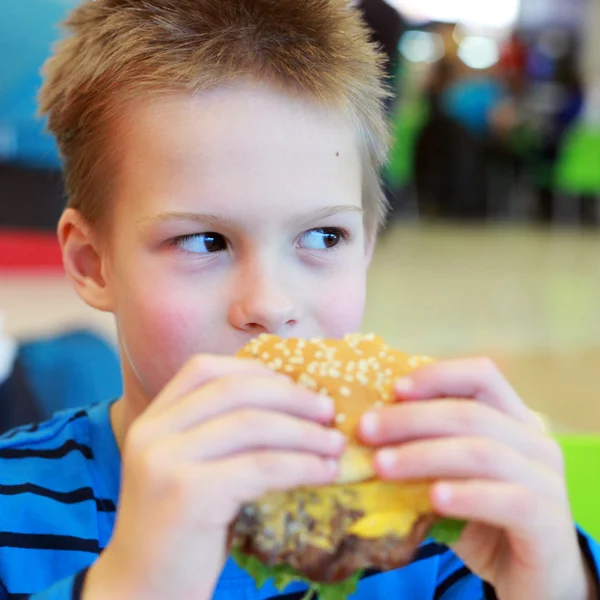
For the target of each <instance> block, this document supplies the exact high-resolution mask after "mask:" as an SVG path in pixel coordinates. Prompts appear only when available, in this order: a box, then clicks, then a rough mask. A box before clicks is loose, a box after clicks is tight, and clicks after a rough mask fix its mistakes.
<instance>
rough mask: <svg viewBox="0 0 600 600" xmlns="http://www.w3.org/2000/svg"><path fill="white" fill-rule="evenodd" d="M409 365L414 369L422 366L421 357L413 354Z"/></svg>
mask: <svg viewBox="0 0 600 600" xmlns="http://www.w3.org/2000/svg"><path fill="white" fill-rule="evenodd" d="M408 366H409V367H411V368H413V369H417V368H418V367H420V366H421V359H420V358H419V357H418V356H411V357H410V358H409V359H408Z"/></svg>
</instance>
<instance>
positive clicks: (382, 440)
mask: <svg viewBox="0 0 600 600" xmlns="http://www.w3.org/2000/svg"><path fill="white" fill-rule="evenodd" d="M360 432H361V436H362V439H363V440H364V441H365V442H366V443H368V444H371V445H374V446H384V445H392V444H400V443H405V442H410V441H414V440H422V439H427V438H441V437H449V436H460V437H486V438H490V439H492V440H495V441H497V442H500V443H503V444H506V445H508V446H510V447H512V448H513V449H514V450H516V451H517V452H520V453H521V454H523V455H524V456H527V457H528V458H530V459H531V460H537V461H540V462H542V463H544V464H546V465H548V466H549V467H551V468H552V469H554V470H555V471H556V472H558V473H561V474H562V473H563V460H562V452H561V450H560V447H559V446H558V444H557V443H556V442H555V441H554V440H553V439H551V438H550V437H548V436H547V435H545V434H544V433H542V432H541V431H539V430H538V429H535V428H532V427H531V426H529V425H526V424H525V423H523V422H521V421H517V420H515V419H514V418H512V417H509V416H507V415H505V414H504V413H501V412H499V411H498V410H496V409H494V408H491V407H490V406H487V405H485V404H481V403H479V402H468V401H465V400H437V401H436V402H403V403H401V404H395V405H392V406H386V407H385V408H382V409H381V410H378V411H373V412H371V413H367V414H366V415H364V416H363V418H362V420H361V427H360Z"/></svg>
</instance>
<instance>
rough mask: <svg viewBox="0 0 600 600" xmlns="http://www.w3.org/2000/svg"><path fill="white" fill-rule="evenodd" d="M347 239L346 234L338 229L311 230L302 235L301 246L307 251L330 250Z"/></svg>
mask: <svg viewBox="0 0 600 600" xmlns="http://www.w3.org/2000/svg"><path fill="white" fill-rule="evenodd" d="M344 239H346V234H345V233H344V231H342V230H341V229H337V228H336V227H325V228H322V229H311V230H310V231H307V232H306V233H304V234H302V238H301V240H300V246H301V247H302V248H304V249H306V250H329V249H330V248H334V247H335V246H337V245H338V244H339V243H340V242H341V241H342V240H344Z"/></svg>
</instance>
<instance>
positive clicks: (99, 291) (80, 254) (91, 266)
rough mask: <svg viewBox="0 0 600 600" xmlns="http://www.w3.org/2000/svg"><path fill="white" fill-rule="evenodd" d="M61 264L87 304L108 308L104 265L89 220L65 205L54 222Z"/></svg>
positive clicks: (99, 308) (105, 309)
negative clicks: (62, 211) (56, 229)
mask: <svg viewBox="0 0 600 600" xmlns="http://www.w3.org/2000/svg"><path fill="white" fill-rule="evenodd" d="M58 240H59V242H60V246H61V249H62V256H63V264H64V267H65V271H66V273H67V276H68V277H69V279H70V280H71V282H72V283H73V287H74V288H75V290H76V292H77V293H78V294H79V295H80V296H81V298H83V300H84V302H86V304H88V305H89V306H91V307H93V308H96V309H98V310H102V311H106V312H110V311H111V310H112V301H111V297H110V294H109V289H108V286H107V284H106V279H105V274H104V273H105V268H104V260H103V257H102V254H101V252H100V250H99V247H98V243H97V240H96V239H95V237H94V235H93V230H92V227H91V226H90V224H89V223H88V222H87V221H86V220H85V219H84V218H83V217H82V216H81V213H80V212H79V211H77V210H75V209H73V208H67V209H66V210H65V211H64V213H63V214H62V217H61V218H60V221H59V223H58Z"/></svg>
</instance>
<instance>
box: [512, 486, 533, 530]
mask: <svg viewBox="0 0 600 600" xmlns="http://www.w3.org/2000/svg"><path fill="white" fill-rule="evenodd" d="M513 498H514V499H513V502H514V506H513V509H514V511H515V514H516V515H520V517H521V521H522V522H524V523H531V522H532V520H533V519H534V518H535V517H536V514H537V511H538V503H537V497H536V495H535V494H534V493H533V491H532V490H530V489H528V488H526V487H518V488H516V490H515V493H514V497H513Z"/></svg>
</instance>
